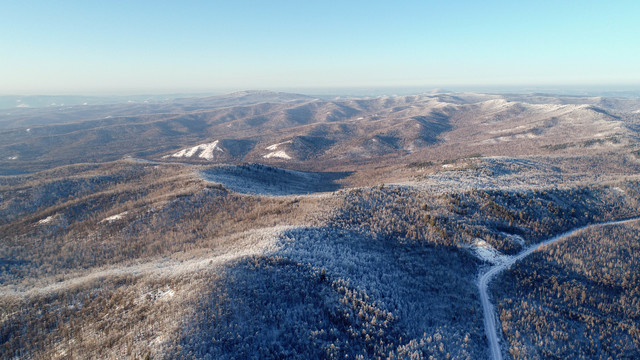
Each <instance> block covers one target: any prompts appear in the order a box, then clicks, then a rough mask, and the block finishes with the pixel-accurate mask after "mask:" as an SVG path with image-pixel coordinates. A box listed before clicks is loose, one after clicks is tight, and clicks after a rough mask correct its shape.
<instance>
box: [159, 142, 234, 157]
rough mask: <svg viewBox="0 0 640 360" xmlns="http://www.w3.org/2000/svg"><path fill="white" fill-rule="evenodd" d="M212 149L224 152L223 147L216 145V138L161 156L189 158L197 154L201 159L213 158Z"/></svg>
mask: <svg viewBox="0 0 640 360" xmlns="http://www.w3.org/2000/svg"><path fill="white" fill-rule="evenodd" d="M214 151H219V152H224V149H222V148H221V147H220V146H218V140H216V141H214V142H211V143H206V144H200V145H196V146H193V147H190V148H186V149H182V150H180V151H178V152H176V153H173V154H171V155H165V156H163V157H162V158H163V159H166V158H169V157H174V158H191V157H194V156H196V155H197V156H198V157H199V158H201V159H206V160H213V159H214V157H215V155H214Z"/></svg>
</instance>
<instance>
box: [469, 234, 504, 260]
mask: <svg viewBox="0 0 640 360" xmlns="http://www.w3.org/2000/svg"><path fill="white" fill-rule="evenodd" d="M470 248H471V251H472V252H473V253H474V255H476V256H477V257H478V258H479V259H480V260H483V261H486V262H488V263H491V264H494V265H496V264H502V263H504V262H505V261H506V260H507V259H508V258H509V256H506V255H503V254H502V253H501V252H500V251H498V250H496V249H495V248H494V247H493V246H491V245H490V244H489V243H487V242H486V241H484V240H482V239H475V240H474V241H473V245H471V247H470Z"/></svg>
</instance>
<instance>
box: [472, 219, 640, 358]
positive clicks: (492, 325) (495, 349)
mask: <svg viewBox="0 0 640 360" xmlns="http://www.w3.org/2000/svg"><path fill="white" fill-rule="evenodd" d="M638 220H640V217H635V218H631V219H626V220H614V221H607V222H602V223H597V224H591V225H585V226H582V227H579V228H576V229H573V230H570V231H567V232H564V233H562V234H559V235H556V236H554V237H552V238H550V239H547V240H545V241H543V242H541V243H538V244H536V245H532V246H530V247H528V248H527V249H525V250H523V251H521V252H520V253H518V254H517V255H513V256H509V257H506V260H505V261H504V262H503V263H500V264H497V265H493V266H491V267H490V268H487V269H486V270H485V271H483V272H481V273H480V276H479V277H478V289H479V290H480V301H482V310H483V312H484V331H485V333H486V335H487V341H488V342H489V350H490V354H491V357H490V358H491V359H493V360H502V351H501V349H500V342H499V341H498V332H497V327H498V325H499V324H498V321H497V319H496V313H495V311H494V308H493V304H492V303H491V301H490V300H489V295H488V292H487V288H488V285H489V283H490V282H491V280H493V278H494V277H495V276H496V275H498V274H500V273H501V272H503V271H504V270H506V269H508V268H510V267H511V265H513V264H514V263H516V262H517V261H519V260H521V259H523V258H525V257H527V256H529V255H530V254H531V253H532V252H534V251H536V250H538V249H539V248H540V247H542V246H544V245H547V244H551V243H554V242H556V241H559V240H562V239H565V238H567V237H569V236H573V235H575V234H576V233H578V232H580V231H582V230H584V229H588V228H593V227H601V226H608V225H618V224H623V223H627V222H631V221H638Z"/></svg>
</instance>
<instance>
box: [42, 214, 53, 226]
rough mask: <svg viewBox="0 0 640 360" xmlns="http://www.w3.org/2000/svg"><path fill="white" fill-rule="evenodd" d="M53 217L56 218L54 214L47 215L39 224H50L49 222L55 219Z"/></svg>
mask: <svg viewBox="0 0 640 360" xmlns="http://www.w3.org/2000/svg"><path fill="white" fill-rule="evenodd" d="M53 219H54V215H51V216H47V217H46V218H44V219H42V220H40V221H38V225H46V224H48V223H50V222H52V221H53Z"/></svg>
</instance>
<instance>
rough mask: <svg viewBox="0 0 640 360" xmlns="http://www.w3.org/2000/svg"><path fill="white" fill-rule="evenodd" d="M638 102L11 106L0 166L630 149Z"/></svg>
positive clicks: (499, 99)
mask: <svg viewBox="0 0 640 360" xmlns="http://www.w3.org/2000/svg"><path fill="white" fill-rule="evenodd" d="M639 109H640V100H638V99H635V100H634V99H608V98H576V97H562V96H557V97H550V96H548V95H544V96H542V95H495V94H476V93H445V94H422V95H411V96H394V97H390V96H383V97H377V98H353V99H338V100H321V99H318V98H315V97H310V96H306V95H300V94H289V93H280V92H271V91H241V92H235V93H231V94H226V95H221V96H214V97H205V98H185V99H176V100H172V101H166V102H161V103H154V104H151V103H149V104H117V105H99V106H98V105H96V106H88V105H87V106H79V107H61V108H43V109H21V110H20V111H18V112H16V113H15V114H12V115H7V116H1V117H0V128H4V129H3V130H0V169H2V170H1V171H2V172H3V173H12V172H14V171H17V169H29V170H39V169H44V168H47V167H50V166H58V165H63V164H70V163H77V162H101V161H111V160H116V159H119V158H121V157H123V156H127V155H129V156H134V157H139V158H146V159H153V160H159V161H172V160H176V161H185V160H187V161H194V162H206V163H211V162H213V163H240V162H245V161H247V162H265V163H273V164H279V163H283V162H286V163H288V164H290V165H291V166H301V167H306V168H309V167H317V166H324V165H326V166H329V167H330V166H333V165H331V164H339V163H345V162H349V161H364V162H378V161H387V160H390V159H393V158H398V157H415V158H424V157H427V158H434V159H442V158H447V157H450V156H453V155H451V154H454V153H458V154H459V153H460V152H461V151H462V152H463V153H467V154H476V153H482V154H486V155H492V154H495V155H497V154H504V153H505V152H506V153H507V154H511V155H518V154H520V153H523V152H526V153H540V154H548V153H554V152H557V151H565V152H567V151H576V150H578V149H580V151H592V152H593V151H595V152H598V151H611V150H612V149H628V150H625V151H630V150H631V149H634V148H635V147H637V145H636V144H637V140H636V139H637V138H638V133H639V132H638V130H639V129H640V127H639V124H640V113H639V112H638V111H639ZM213 143H215V144H216V145H215V146H214V145H212V144H213ZM207 144H209V145H207ZM207 146H210V148H211V149H209V148H207ZM209 150H211V151H209ZM323 164H324V165H323Z"/></svg>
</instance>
